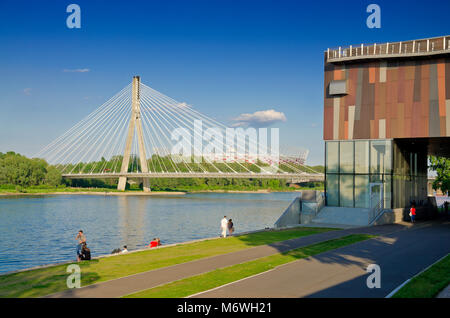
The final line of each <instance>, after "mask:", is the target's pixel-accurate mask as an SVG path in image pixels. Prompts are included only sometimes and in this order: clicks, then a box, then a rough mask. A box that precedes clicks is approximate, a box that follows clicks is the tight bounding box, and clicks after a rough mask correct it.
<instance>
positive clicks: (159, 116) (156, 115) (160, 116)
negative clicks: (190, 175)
mask: <svg viewBox="0 0 450 318" xmlns="http://www.w3.org/2000/svg"><path fill="white" fill-rule="evenodd" d="M141 97H143V96H142V94H141ZM144 100H145V99H144ZM141 101H142V99H141ZM144 105H145V104H144ZM146 109H147V110H149V111H150V112H152V109H151V108H150V107H146ZM152 113H153V114H154V115H155V118H156V117H158V119H160V118H162V119H164V121H166V122H167V120H166V118H165V117H164V116H162V115H161V114H160V112H159V111H158V110H157V109H155V112H152ZM157 113H158V114H157ZM161 124H162V125H163V126H164V128H165V129H166V130H167V132H168V133H169V134H170V130H169V128H168V127H167V126H166V124H165V123H164V122H163V121H162V120H161ZM156 125H157V126H158V128H160V131H161V133H162V134H163V136H164V137H165V138H166V140H167V143H168V145H170V144H171V140H170V139H169V138H168V136H167V134H166V133H165V132H164V130H163V129H161V126H159V124H158V122H157V121H156ZM166 149H167V148H166ZM167 150H168V149H167ZM167 153H168V155H167V157H168V158H170V156H169V154H170V152H169V151H167ZM181 159H182V161H183V163H184V165H185V166H186V168H187V170H188V171H189V172H192V170H191V169H190V168H189V166H188V165H187V164H186V161H185V160H184V159H183V157H181ZM171 162H172V160H171ZM172 165H173V164H172ZM174 166H175V165H174ZM180 172H181V171H180Z"/></svg>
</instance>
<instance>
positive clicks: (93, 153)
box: [80, 102, 128, 173]
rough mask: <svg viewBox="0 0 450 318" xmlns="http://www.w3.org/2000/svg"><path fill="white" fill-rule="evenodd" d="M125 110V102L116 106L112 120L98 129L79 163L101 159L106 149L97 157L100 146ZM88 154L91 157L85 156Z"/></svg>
mask: <svg viewBox="0 0 450 318" xmlns="http://www.w3.org/2000/svg"><path fill="white" fill-rule="evenodd" d="M127 108H128V107H127V103H126V102H125V103H122V105H119V104H118V109H117V111H116V112H115V113H114V114H113V117H112V120H110V121H106V124H105V125H104V126H102V127H101V129H100V128H99V133H100V134H99V135H98V136H97V137H96V139H95V140H94V141H93V142H92V143H91V146H90V147H89V149H88V150H87V151H84V152H85V155H84V156H83V157H81V158H80V161H86V162H87V163H90V162H92V161H93V160H95V158H98V159H100V158H101V157H103V155H104V152H105V151H106V149H107V148H106V147H105V148H104V150H103V154H102V155H101V156H99V153H100V152H101V149H102V145H103V144H104V142H105V141H106V140H107V138H108V136H109V135H110V133H111V132H114V131H115V126H116V121H118V120H120V119H121V118H122V116H123V115H124V114H126V113H127ZM111 140H112V139H109V141H111ZM89 141H90V138H89ZM94 147H95V148H94ZM89 153H91V155H90V156H89V157H87V155H88V154H89ZM96 166H97V164H94V165H92V169H91V171H90V172H89V173H92V171H93V170H94V169H95V168H96ZM83 171H84V168H83V170H82V172H83Z"/></svg>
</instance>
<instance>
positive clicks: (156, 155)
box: [141, 112, 169, 172]
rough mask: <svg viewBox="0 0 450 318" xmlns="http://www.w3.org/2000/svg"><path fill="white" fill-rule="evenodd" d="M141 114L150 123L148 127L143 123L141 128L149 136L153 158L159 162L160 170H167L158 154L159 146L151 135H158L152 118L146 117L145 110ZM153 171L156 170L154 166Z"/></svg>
mask: <svg viewBox="0 0 450 318" xmlns="http://www.w3.org/2000/svg"><path fill="white" fill-rule="evenodd" d="M141 114H142V115H143V119H145V120H147V121H148V122H149V124H150V128H149V127H148V126H147V125H145V124H144V125H143V128H144V130H145V131H147V135H148V136H149V139H150V143H151V145H152V147H151V148H152V150H153V151H152V153H154V154H155V158H156V159H157V162H158V163H159V167H160V168H161V171H162V172H169V169H167V167H166V164H165V163H164V160H163V158H162V157H161V156H160V154H159V147H158V146H159V145H158V144H157V141H156V140H154V139H153V136H155V137H156V136H157V135H158V132H157V131H156V129H155V127H154V126H153V124H152V121H153V120H151V119H148V118H147V114H146V113H145V112H141ZM149 115H150V116H151V114H149ZM149 130H152V131H153V132H154V133H151V132H150V131H149ZM151 158H152V164H153V155H152V156H151ZM155 171H156V168H155Z"/></svg>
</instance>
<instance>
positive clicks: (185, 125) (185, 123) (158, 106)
mask: <svg viewBox="0 0 450 318" xmlns="http://www.w3.org/2000/svg"><path fill="white" fill-rule="evenodd" d="M144 96H145V95H144ZM145 98H147V99H148V101H149V102H150V103H151V104H152V105H153V107H155V109H160V110H161V111H162V112H165V111H167V112H169V113H170V114H168V115H169V116H170V117H172V118H174V119H175V120H176V121H177V122H178V124H181V125H182V126H183V127H180V126H178V127H180V128H185V129H190V130H192V132H193V133H194V134H195V131H194V130H193V129H192V128H191V125H192V122H189V120H187V119H186V118H185V117H184V116H181V117H180V116H179V114H177V113H173V112H172V111H171V110H170V109H169V108H168V107H167V105H164V104H161V103H160V102H158V101H156V100H155V99H153V98H152V97H150V96H145ZM175 120H174V124H171V126H172V127H173V128H178V127H177V126H176V125H177V123H176V121H175ZM192 146H193V148H194V151H195V150H200V153H201V149H198V148H197V147H195V142H194V143H193V145H192ZM191 158H192V157H191ZM203 159H204V160H205V161H207V163H209V164H210V165H211V166H212V167H213V168H214V169H215V170H216V171H217V172H219V173H222V172H223V171H221V170H220V169H219V168H218V167H217V166H216V165H215V164H214V162H213V161H212V160H210V159H209V158H207V157H203ZM194 164H196V165H198V167H199V168H200V169H201V170H202V171H203V172H205V173H206V172H209V171H208V170H207V169H205V168H204V167H203V165H202V164H201V163H198V162H194ZM229 169H230V170H231V171H233V172H236V171H234V170H233V168H231V167H229Z"/></svg>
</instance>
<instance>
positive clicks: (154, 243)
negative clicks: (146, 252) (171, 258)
mask: <svg viewBox="0 0 450 318" xmlns="http://www.w3.org/2000/svg"><path fill="white" fill-rule="evenodd" d="M160 245H161V240H160V239H159V238H154V239H153V240H152V241H151V242H150V244H148V246H147V247H150V248H152V247H158V246H160Z"/></svg>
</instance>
